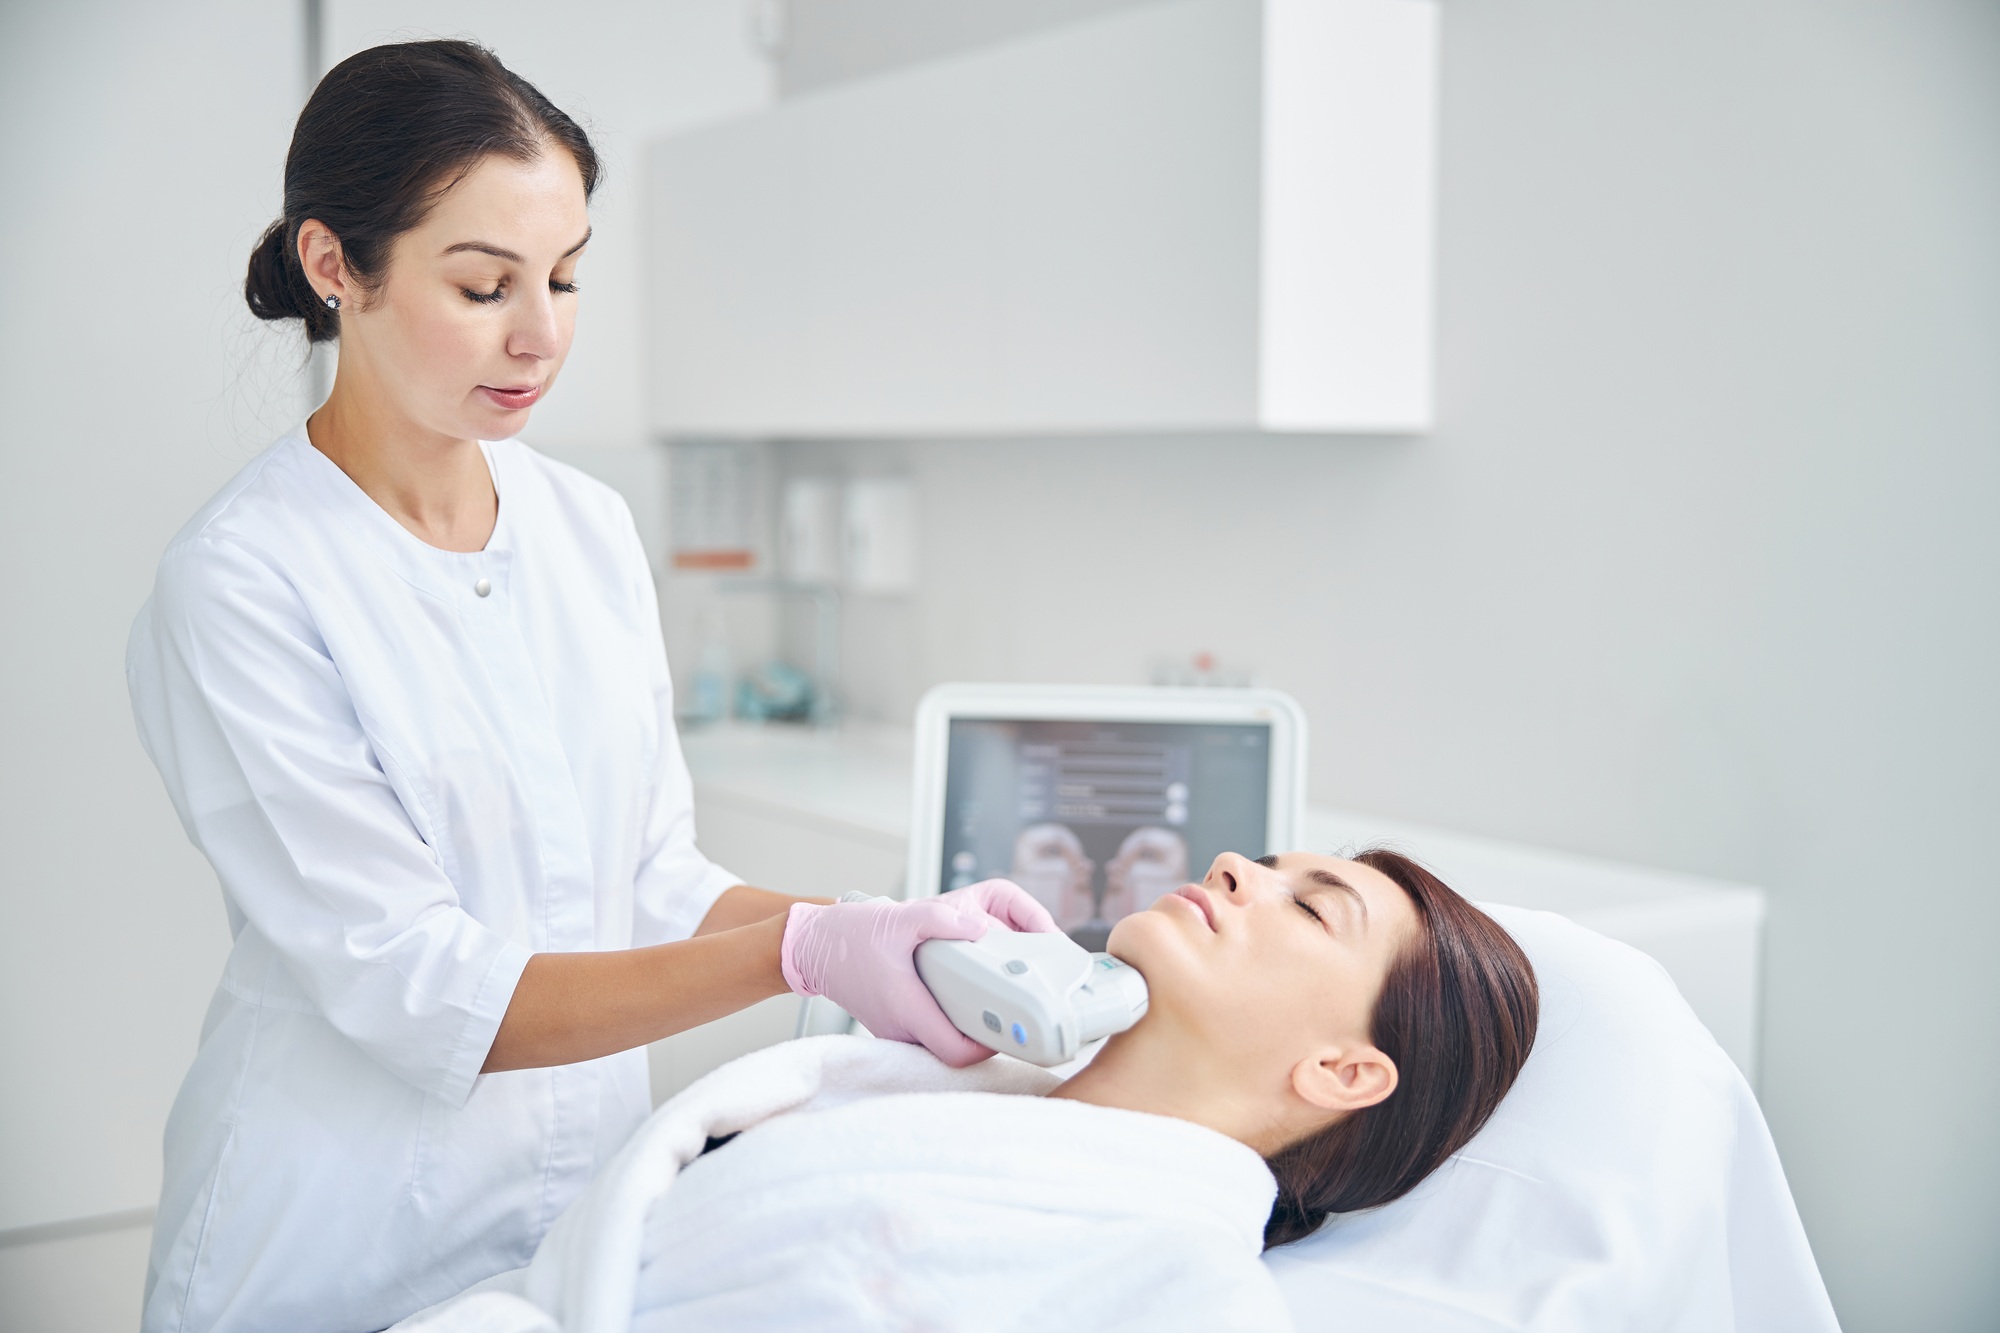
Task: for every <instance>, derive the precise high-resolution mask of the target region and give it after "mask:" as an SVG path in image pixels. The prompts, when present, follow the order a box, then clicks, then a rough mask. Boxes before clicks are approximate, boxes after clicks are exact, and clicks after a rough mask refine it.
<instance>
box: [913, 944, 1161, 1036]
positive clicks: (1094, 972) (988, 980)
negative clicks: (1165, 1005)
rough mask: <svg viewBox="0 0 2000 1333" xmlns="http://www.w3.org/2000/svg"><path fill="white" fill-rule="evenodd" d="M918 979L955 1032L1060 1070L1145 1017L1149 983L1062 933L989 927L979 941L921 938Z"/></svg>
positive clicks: (1114, 960) (1102, 954)
mask: <svg viewBox="0 0 2000 1333" xmlns="http://www.w3.org/2000/svg"><path fill="white" fill-rule="evenodd" d="M916 961H917V975H918V976H919V977H922V978H923V982H924V985H925V986H927V987H929V988H930V992H931V994H932V995H933V996H934V997H936V999H937V1002H938V1007H939V1008H941V1009H943V1010H944V1013H945V1017H946V1018H949V1019H950V1020H951V1022H952V1026H953V1027H956V1028H957V1029H958V1030H959V1031H960V1032H963V1033H964V1034H965V1035H966V1036H968V1037H970V1038H972V1039H973V1040H974V1041H976V1042H978V1043H979V1044H980V1045H982V1046H988V1047H991V1048H992V1049H993V1050H996V1051H1001V1052H1004V1053H1005V1054H1007V1055H1012V1056H1016V1057H1018V1058H1019V1059H1022V1060H1026V1061H1028V1062H1030V1063H1031V1064H1038V1065H1059V1064H1062V1063H1063V1062H1064V1061H1066V1060H1071V1059H1074V1058H1075V1057H1076V1054H1077V1052H1079V1051H1081V1050H1082V1049H1083V1048H1084V1047H1085V1046H1087V1045H1089V1044H1090V1043H1091V1042H1093V1041H1096V1040H1097V1039H1098V1038H1100V1037H1108V1036H1110V1035H1111V1034H1113V1033H1115V1032H1123V1031H1124V1030H1125V1029H1126V1028H1129V1027H1131V1026H1132V1025H1133V1024H1134V1023H1137V1022H1138V1021H1139V1020H1140V1019H1141V1018H1143V1017H1144V1016H1145V1013H1146V979H1145V978H1144V977H1142V976H1140V975H1139V973H1138V972H1137V971H1135V970H1134V969H1133V968H1131V967H1130V966H1128V965H1126V964H1125V963H1122V962H1120V961H1119V960H1118V959H1116V958H1113V957H1112V956H1111V955H1110V954H1104V953H1091V952H1089V951H1088V950H1086V949H1085V948H1084V947H1083V946H1082V945H1080V944H1078V943H1077V942H1076V941H1075V940H1072V939H1071V938H1070V937H1069V936H1067V935H1062V934H1058V933H1055V932H1053V931H1051V932H1046V933H1043V932H1030V933H1023V932H1018V931H1012V930H1008V929H1006V928H1005V927H1003V926H992V927H989V928H988V929H987V931H986V934H985V935H984V936H982V937H980V938H979V939H976V940H925V941H924V942H923V943H922V944H920V945H918V946H917V959H916Z"/></svg>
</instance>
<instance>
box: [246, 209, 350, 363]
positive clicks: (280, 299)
mask: <svg viewBox="0 0 2000 1333" xmlns="http://www.w3.org/2000/svg"><path fill="white" fill-rule="evenodd" d="M290 241H291V229H290V228H289V227H287V226H286V225H285V220H284V219H283V218H279V219H278V220H277V221H276V222H273V223H272V224H271V225H270V226H269V227H267V228H265V229H264V235H263V236H262V237H261V238H260V239H259V240H258V242H257V245H256V248H255V249H253V250H251V252H250V267H249V270H248V271H247V272H246V273H245V274H244V275H243V299H244V301H246V302H247V303H248V304H249V306H250V313H251V314H253V315H255V316H256V317H257V318H259V319H296V320H301V321H303V322H304V324H305V326H306V338H307V340H308V341H311V342H324V341H326V340H327V339H329V338H332V337H333V336H334V335H335V334H336V333H337V332H338V331H339V324H338V321H336V320H335V319H334V317H333V312H332V311H330V310H327V309H325V308H324V307H322V306H321V305H320V304H319V302H318V301H317V300H315V299H314V297H313V290H312V287H311V285H310V284H308V283H307V282H306V276H305V274H304V273H302V272H300V271H299V267H298V263H297V261H295V260H294V259H293V258H292V255H291V245H290Z"/></svg>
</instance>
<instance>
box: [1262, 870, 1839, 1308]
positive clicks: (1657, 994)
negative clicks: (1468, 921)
mask: <svg viewBox="0 0 2000 1333" xmlns="http://www.w3.org/2000/svg"><path fill="white" fill-rule="evenodd" d="M1485 910H1486V911H1487V912H1488V913H1490V914H1491V915H1492V916H1493V917H1494V918H1495V919H1496V920H1498V921H1499V922H1500V923H1501V924H1502V925H1503V926H1505V927H1506V928H1507V930H1508V931H1509V932H1510V933H1512V934H1513V936H1514V938H1515V939H1516V940H1518V941H1519V942H1520V944H1521V947H1522V949H1524V950H1525V951H1526V952H1527V955H1528V958H1529V961H1531V962H1532V963H1533V964H1534V966H1535V973H1536V976H1537V977H1538V978H1539V980H1540V983H1541V994H1542V1012H1541V1028H1540V1032H1539V1034H1538V1036H1537V1038H1536V1042H1535V1048H1534V1052H1533V1054H1532V1055H1530V1056H1529V1058H1528V1063H1527V1065H1526V1066H1525V1067H1524V1068H1523V1069H1522V1071H1521V1076H1520V1078H1519V1079H1518V1080H1517V1081H1516V1083H1515V1085H1514V1088H1513V1090H1512V1091H1511V1092H1510V1093H1508V1095H1507V1098H1506V1100H1505V1101H1504V1102H1502V1103H1501V1106H1500V1109H1499V1110H1498V1111H1497V1112H1495V1113H1494V1116H1493V1119H1492V1120H1491V1121H1489V1122H1488V1123H1487V1125H1486V1128H1485V1129H1483V1130H1482V1131H1480V1133H1479V1135H1478V1137H1477V1138H1475V1139H1474V1140H1473V1141H1472V1142H1471V1143H1470V1144H1468V1145H1467V1146H1466V1148H1465V1150H1464V1151H1463V1152H1461V1153H1459V1154H1458V1155H1457V1156H1456V1157H1454V1158H1453V1159H1452V1160H1451V1161H1449V1162H1447V1163H1446V1164H1445V1165H1444V1166H1443V1167H1442V1168H1440V1169H1439V1170H1438V1172H1437V1173H1436V1174H1435V1175H1433V1176H1432V1177H1431V1178H1430V1179H1429V1180H1427V1181H1425V1182H1424V1183H1423V1184H1422V1185H1420V1186H1418V1187H1417V1189H1416V1190H1414V1191H1412V1192H1411V1193H1410V1194H1408V1195H1406V1196H1405V1197H1403V1198H1401V1199H1398V1200H1397V1201H1396V1202H1394V1203H1392V1204H1389V1205H1388V1206H1386V1207H1384V1208H1379V1209H1376V1210H1373V1211H1371V1212H1366V1213H1354V1214H1348V1215H1345V1216H1341V1217H1336V1218H1334V1219H1332V1220H1331V1221H1330V1222H1328V1224H1327V1225H1326V1226H1325V1227H1323V1228H1321V1230H1320V1231H1318V1232H1317V1233H1315V1234H1314V1235H1312V1236H1309V1237H1307V1238H1306V1239H1305V1240H1303V1241H1300V1242H1298V1243H1297V1244H1294V1245H1289V1246H1286V1247H1284V1248H1282V1249H1279V1250H1274V1251H1272V1252H1271V1253H1270V1254H1269V1255H1268V1256H1267V1259H1268V1261H1269V1263H1270V1266H1271V1269H1272V1271H1273V1272H1274V1273H1275V1274H1276V1275H1277V1278H1278V1281H1279V1284H1280V1285H1281V1286H1282V1287H1283V1288H1284V1290H1285V1294H1286V1297H1287V1299H1288V1300H1289V1301H1290V1303H1291V1305H1292V1309H1293V1311H1294V1314H1295V1317H1296V1319H1297V1321H1298V1326H1299V1329H1300V1330H1301V1333H1318V1331H1320V1330H1324V1331H1325V1333H1334V1331H1335V1330H1338V1331H1339V1333H1373V1331H1374V1330H1384V1331H1387V1330H1395V1331H1396V1333H1472V1331H1473V1330H1480V1331H1482V1333H1483V1331H1485V1330H1497V1329H1522V1330H1526V1329H1534V1330H1569V1329H1575V1330H1592V1331H1595V1330H1602V1329H1613V1328H1639V1327H1646V1328H1651V1329H1658V1330H1661V1331H1662V1333H1717V1331H1718V1330H1758V1329H1773V1330H1775V1329H1784V1330H1787V1331H1788V1333H1790V1331H1792V1330H1805V1331H1808V1333H1817V1331H1818V1330H1827V1331H1828V1333H1837V1330H1838V1324H1837V1323H1836V1322H1835V1320H1834V1314H1833V1307H1832V1305H1831V1304H1830V1303H1829V1302H1828V1300H1827V1297H1826V1288H1825V1287H1824V1285H1823V1284H1822V1283H1821V1281H1820V1276H1819V1270H1818V1268H1817V1267H1816V1266H1815V1265H1814V1263H1813V1258H1812V1253H1811V1251H1810V1250H1809V1249H1808V1248H1807V1245H1806V1238H1805V1232H1804V1230H1803V1228H1802V1227H1801V1226H1800V1225H1799V1218H1798V1212H1797V1210H1796V1209H1795V1208H1794V1206H1793V1204H1792V1196H1791V1192H1790V1190H1789V1189H1787V1188H1786V1185H1785V1177H1784V1172H1783V1170H1782V1169H1781V1168H1780V1166H1779V1164H1778V1155H1777V1151H1776V1149H1775V1148H1774V1147H1773V1146H1772V1143H1771V1136H1770V1132H1769V1130H1767V1129H1766V1127H1765V1125H1764V1117H1763V1113H1762V1112H1761V1111H1760V1110H1759V1109H1758V1107H1757V1101H1756V1098H1755V1096H1754V1095H1753V1094H1752V1093H1751V1091H1750V1088H1749V1085H1747V1084H1746V1083H1745V1082H1744V1081H1743V1077H1742V1075H1741V1074H1740V1073H1738V1072H1737V1069H1736V1066H1735V1064H1734V1063H1732V1062H1731V1061H1730V1059H1729V1057H1728V1056H1727V1055H1725V1054H1724V1053H1723V1051H1722V1049H1721V1047H1719V1046H1717V1045H1716V1044H1715V1041H1714V1039H1713V1038H1711V1037H1710V1036H1709V1034H1708V1032H1707V1030H1706V1029H1704V1028H1703V1027H1702V1025H1701V1023H1700V1021H1699V1020H1697V1019H1696V1018H1695V1016H1694V1013H1693V1012H1692V1011H1691V1010H1690V1009H1689V1008H1688V1006H1687V1004H1686V1003H1685V1002H1684V1001H1683V1000H1682V999H1681V997H1680V994H1679V992H1677V991H1676V990H1675V989H1674V985H1673V982H1672V981H1670V980H1669V979H1668V978H1667V974H1666V972H1665V971H1663V970H1662V969H1661V968H1660V966H1659V965H1658V964H1657V963H1655V962H1654V961H1653V960H1652V959H1650V958H1648V957H1646V956H1645V955H1644V954H1642V953H1640V952H1638V951H1637V950H1635V949H1633V948H1631V947H1629V946H1627V945H1624V944H1619V943H1617V942H1616V941H1613V940H1608V939H1605V938H1604V937H1603V936H1601V935H1598V934H1595V933H1594V932H1592V931H1589V930H1586V929H1584V928H1583V927H1581V926H1578V925H1576V924H1574V923H1573V922H1571V921H1568V920H1566V919H1565V918H1563V917H1559V916H1556V915H1553V914H1552V913H1548V912H1531V911H1527V910H1525V909H1523V908H1516V907H1498V906H1491V907H1487V908H1486V909H1485Z"/></svg>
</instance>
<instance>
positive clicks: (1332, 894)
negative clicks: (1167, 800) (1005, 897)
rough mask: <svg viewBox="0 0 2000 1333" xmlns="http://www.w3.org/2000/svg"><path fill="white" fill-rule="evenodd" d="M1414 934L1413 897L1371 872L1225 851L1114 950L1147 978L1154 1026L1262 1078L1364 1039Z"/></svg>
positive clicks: (1126, 923) (1297, 857)
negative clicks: (1171, 1030)
mask: <svg viewBox="0 0 2000 1333" xmlns="http://www.w3.org/2000/svg"><path fill="white" fill-rule="evenodd" d="M1416 930H1417V916H1416V909H1415V908H1414V907H1413V906H1412V905H1411V903H1410V899H1409V896H1408V895H1407V894H1405V893H1404V892H1403V891H1402V889H1400V888H1398V887H1397V886H1396V884H1395V882H1394V881H1392V880H1390V879H1389V878H1388V877H1387V876H1385V875H1383V874H1382V873H1381V872H1380V871H1377V870H1373V869H1371V868H1370V867H1368V866H1365V865H1362V864H1360V863H1358V862H1355V861H1343V860H1339V859H1337V858H1335V857H1330V856H1314V855H1311V854H1309V853H1305V852H1289V853H1286V854H1285V855H1283V856H1276V857H1267V858H1265V859H1264V860H1263V861H1251V860H1249V859H1247V858H1245V857H1241V856H1238V855H1236V854H1235V853H1233V852H1225V853H1223V854H1222V855H1221V856H1218V857H1217V858H1216V859H1215V864H1213V865H1212V866H1210V867H1209V870H1208V874H1207V875H1206V876H1205V877H1204V878H1203V879H1202V881H1201V883H1200V884H1198V885H1195V884H1190V885H1185V886H1183V887H1182V888H1180V889H1178V890H1176V891H1175V892H1174V893H1171V894H1168V895H1167V896H1165V897H1163V898H1161V899H1159V900H1158V901H1157V902H1155V903H1154V904H1153V905H1152V907H1151V908H1150V909H1148V910H1147V911H1144V912H1139V913H1135V914H1134V915H1132V916H1128V917H1126V918H1125V919H1124V920H1122V921H1120V922H1119V923H1118V924H1117V925H1116V926H1115V927H1114V928H1113V929H1112V932H1111V939H1110V942H1109V949H1110V952H1111V953H1113V954H1115V955H1117V956H1118V957H1119V958H1122V959H1124V960H1125V961H1126V962H1128V963H1130V964H1131V965H1132V966H1133V967H1135V968H1137V969H1138V970H1139V971H1140V973H1141V974H1143V975H1144V976H1145V978H1146V986H1147V990H1148V993H1149V995H1150V1012H1149V1013H1148V1015H1147V1017H1146V1019H1145V1020H1144V1021H1145V1022H1147V1023H1153V1022H1155V1021H1158V1022H1160V1023H1163V1024H1166V1025H1170V1026H1171V1027H1172V1028H1175V1029H1179V1030H1180V1032H1181V1033H1183V1034H1185V1036H1186V1037H1187V1038H1189V1039H1191V1040H1192V1041H1194V1042H1196V1043H1198V1044H1199V1046H1200V1047H1201V1048H1202V1050H1203V1051H1204V1052H1206V1053H1210V1054H1212V1055H1214V1057H1215V1058H1216V1059H1220V1060H1225V1061H1227V1062H1228V1063H1229V1064H1230V1065H1231V1067H1232V1068H1233V1069H1235V1070H1236V1071H1237V1074H1238V1076H1239V1077H1240V1078H1242V1079H1243V1080H1245V1081H1246V1085H1248V1086H1254V1085H1257V1084H1259V1083H1261V1082H1264V1081H1268V1080H1272V1079H1276V1078H1279V1077H1281V1076H1282V1075H1283V1072H1284V1071H1285V1070H1288V1069H1289V1068H1291V1067H1292V1066H1293V1065H1294V1064H1296V1063H1297V1062H1298V1061H1299V1060H1300V1059H1302V1058H1308V1057H1310V1056H1311V1055H1312V1053H1313V1052H1314V1051H1317V1050H1321V1049H1329V1050H1330V1049H1352V1048H1355V1047H1356V1046H1366V1045H1367V1044H1368V1041H1369V1034H1368V1029H1369V1020H1370V1016H1371V1015H1372V1014H1373V1012H1374V1006H1375V997H1376V996H1377V995H1379V994H1380V993H1381V990H1382V983H1383V980H1384V979H1385V978H1386V977H1387V976H1388V973H1389V967H1390V965H1391V964H1392V963H1393V962H1394V961H1395V959H1396V956H1397V954H1398V953H1399V952H1400V951H1401V950H1402V948H1403V947H1404V945H1405V944H1406V943H1407V942H1408V941H1409V940H1411V939H1412V937H1413V936H1414V934H1415V932H1416ZM1156 1016H1157V1017H1156Z"/></svg>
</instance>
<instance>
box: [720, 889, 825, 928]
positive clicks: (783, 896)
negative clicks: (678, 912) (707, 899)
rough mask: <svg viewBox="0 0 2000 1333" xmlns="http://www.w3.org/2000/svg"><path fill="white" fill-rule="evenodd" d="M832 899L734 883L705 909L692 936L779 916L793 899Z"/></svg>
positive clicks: (808, 900) (821, 900)
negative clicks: (732, 886) (778, 891)
mask: <svg viewBox="0 0 2000 1333" xmlns="http://www.w3.org/2000/svg"><path fill="white" fill-rule="evenodd" d="M832 901H833V900H832V899H831V898H794V897H793V896H792V895H791V894H789V893H773V892H772V891H771V890H769V889H753V888H751V887H750V886H749V885H748V884H738V885H737V886H736V887H735V888H732V889H725V890H724V891H723V894H722V896H721V897H720V898H717V899H716V900H715V904H714V905H713V906H712V907H710V908H709V909H708V915H707V916H705V917H703V918H702V919H701V925H700V926H698V927H697V928H696V929H695V932H694V934H695V938H696V939H700V938H701V937H702V936H703V935H713V934H715V933H716V932H717V931H721V930H735V929H736V928H737V927H738V926H748V925H753V924H755V923H756V922H759V921H764V920H768V919H769V918H771V917H774V916H783V915H784V914H785V913H786V912H789V911H791V910H792V904H793V903H829V902H832Z"/></svg>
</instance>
